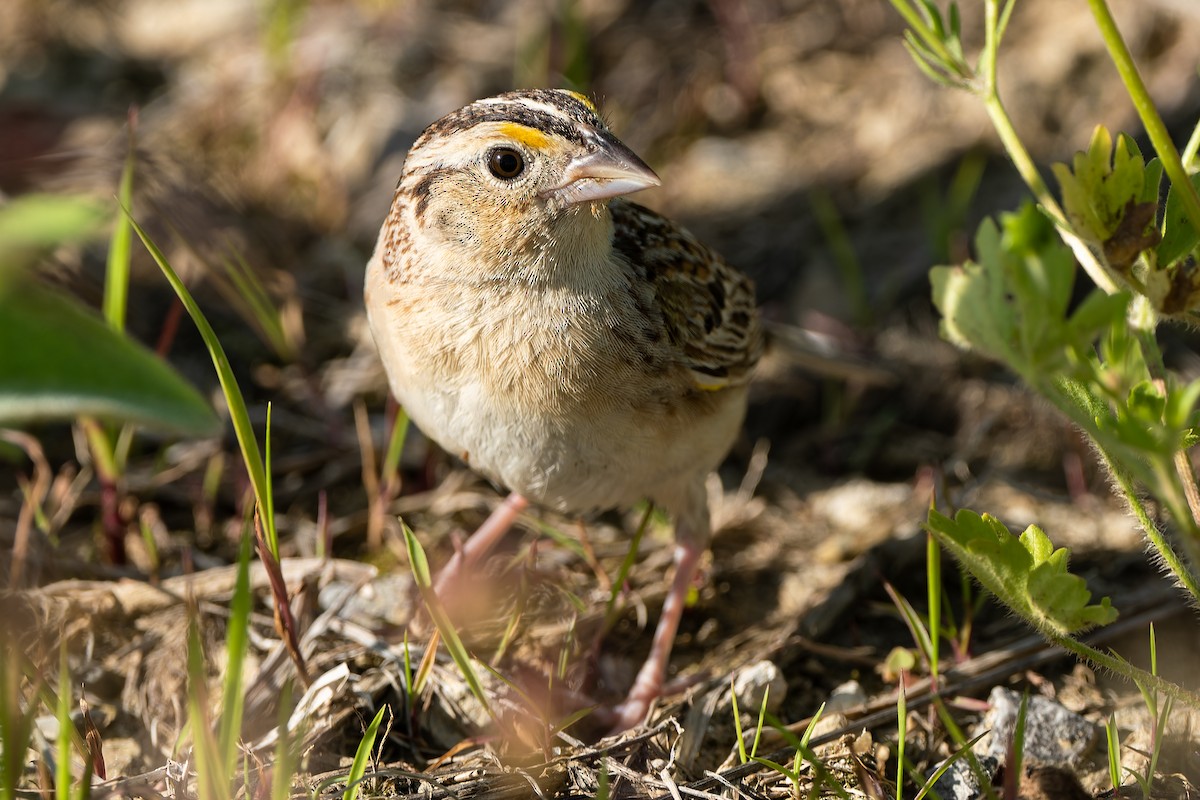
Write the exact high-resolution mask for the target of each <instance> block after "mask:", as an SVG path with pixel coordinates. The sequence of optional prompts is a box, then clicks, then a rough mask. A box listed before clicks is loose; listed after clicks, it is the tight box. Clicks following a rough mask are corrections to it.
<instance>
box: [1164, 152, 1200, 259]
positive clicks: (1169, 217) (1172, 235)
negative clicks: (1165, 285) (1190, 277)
mask: <svg viewBox="0 0 1200 800" xmlns="http://www.w3.org/2000/svg"><path fill="white" fill-rule="evenodd" d="M1190 180H1191V182H1192V185H1193V186H1195V187H1196V188H1197V189H1200V172H1198V173H1196V174H1195V175H1192V176H1191V179H1190ZM1179 194H1180V193H1179V192H1178V191H1176V190H1175V187H1174V186H1172V187H1171V188H1170V189H1169V190H1167V207H1166V210H1165V212H1164V213H1163V227H1162V241H1161V242H1159V244H1158V250H1157V251H1156V254H1157V255H1158V263H1159V264H1160V265H1161V266H1163V267H1166V266H1168V265H1170V264H1173V263H1174V262H1176V261H1178V260H1179V259H1181V258H1183V257H1184V256H1186V255H1188V254H1189V253H1192V252H1193V251H1195V250H1196V248H1197V246H1200V231H1197V230H1196V228H1195V227H1194V226H1193V225H1192V222H1191V220H1190V219H1188V215H1187V209H1186V208H1185V207H1184V204H1183V201H1181V200H1180V199H1179Z"/></svg>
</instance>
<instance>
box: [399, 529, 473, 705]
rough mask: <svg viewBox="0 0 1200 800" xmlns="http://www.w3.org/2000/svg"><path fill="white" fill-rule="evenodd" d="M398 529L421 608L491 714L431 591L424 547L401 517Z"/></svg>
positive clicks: (463, 648)
mask: <svg viewBox="0 0 1200 800" xmlns="http://www.w3.org/2000/svg"><path fill="white" fill-rule="evenodd" d="M400 528H401V529H402V530H403V531H404V542H405V544H406V545H407V547H408V560H409V565H410V566H411V568H412V573H413V578H415V579H416V582H417V588H418V589H419V590H420V592H421V599H422V600H424V602H425V608H426V610H428V612H429V616H430V617H431V618H432V619H433V624H434V625H435V626H436V627H437V630H438V633H440V634H441V637H442V641H444V642H445V643H446V650H447V651H448V652H449V653H450V658H451V659H453V660H454V663H455V664H456V665H457V666H458V669H459V672H461V673H462V676H463V680H465V681H466V682H467V686H469V687H470V689H471V694H473V695H475V699H477V700H478V701H479V702H480V704H481V705H482V706H483V708H484V710H485V711H487V713H488V716H489V717H494V714H493V712H492V706H491V703H490V702H488V698H487V694H486V693H485V692H484V691H483V684H481V683H480V682H479V676H478V675H476V674H475V668H474V667H473V666H472V664H471V655H470V654H469V653H468V652H467V648H466V645H464V644H463V642H462V639H460V638H459V636H458V631H456V630H455V629H454V624H453V623H452V622H451V621H450V617H449V616H448V615H447V614H446V610H445V609H444V608H442V604H441V602H440V601H439V600H438V596H437V593H436V592H435V591H434V590H433V576H432V574H431V573H430V571H429V561H428V560H427V559H426V558H425V550H424V549H423V548H422V547H421V543H420V542H418V541H417V536H416V534H414V533H413V531H412V528H410V527H408V525H407V524H406V523H405V522H404V521H403V520H401V521H400Z"/></svg>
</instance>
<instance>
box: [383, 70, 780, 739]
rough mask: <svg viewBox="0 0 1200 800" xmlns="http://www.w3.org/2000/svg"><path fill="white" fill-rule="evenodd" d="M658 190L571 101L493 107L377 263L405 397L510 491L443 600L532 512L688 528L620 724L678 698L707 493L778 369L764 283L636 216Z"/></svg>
mask: <svg viewBox="0 0 1200 800" xmlns="http://www.w3.org/2000/svg"><path fill="white" fill-rule="evenodd" d="M659 183H660V181H659V179H658V176H657V175H655V174H654V172H653V170H651V169H650V168H649V167H648V166H646V164H645V163H644V162H643V161H642V160H641V159H640V158H638V157H637V156H636V155H634V153H633V152H632V151H631V150H629V148H627V147H626V146H625V145H624V144H622V143H621V142H620V141H619V140H617V138H616V137H614V136H613V135H612V133H610V132H609V130H608V128H607V127H606V126H605V124H604V121H603V120H602V119H601V118H600V116H599V114H598V112H597V110H596V107H595V106H594V105H593V104H592V103H591V102H590V101H589V100H588V99H586V98H585V97H583V96H582V95H580V94H577V93H575V92H570V91H565V90H534V91H522V92H510V93H508V94H502V95H499V96H498V97H492V98H488V99H485V100H479V101H478V102H475V103H472V104H470V105H468V106H466V107H464V108H461V109H459V110H457V111H454V112H452V113H450V114H448V115H447V116H445V117H443V118H442V119H440V120H438V121H436V122H434V123H433V124H432V125H430V126H429V127H428V128H427V129H426V130H425V131H424V133H422V134H421V136H420V137H419V138H418V139H417V141H416V142H415V143H414V144H413V146H412V149H411V150H410V151H409V153H408V157H407V159H406V161H405V164H404V169H403V172H402V174H401V176H400V181H399V185H398V186H397V188H396V192H395V195H394V197H393V200H392V206H391V211H390V212H389V214H388V216H387V219H386V221H385V222H384V224H383V228H382V230H381V231H380V233H379V240H378V243H377V245H376V248H375V254H374V255H373V256H372V258H371V261H370V263H369V264H368V266H367V275H366V287H365V297H366V308H367V316H368V319H369V321H370V326H371V330H372V332H373V334H374V337H375V341H376V343H377V344H378V347H379V353H380V356H381V357H382V359H383V364H384V367H385V368H386V370H387V374H388V378H389V382H390V384H391V388H392V391H393V392H394V393H395V395H396V397H397V399H399V401H400V402H401V403H402V404H403V406H404V408H405V409H406V411H407V412H408V414H409V415H410V417H411V418H412V420H413V421H414V422H415V423H416V424H417V425H418V426H419V427H420V428H421V430H422V431H424V432H425V433H426V434H427V435H428V436H430V437H431V438H432V439H433V440H434V441H436V442H437V443H438V444H439V445H441V446H442V447H443V448H444V449H446V450H447V451H449V452H450V453H452V454H454V455H456V456H458V457H460V458H461V459H462V460H463V461H465V462H466V463H467V464H469V465H470V466H471V467H472V468H473V469H475V470H477V471H478V472H480V473H482V474H483V475H485V476H486V477H488V478H489V479H491V480H492V481H494V482H496V483H497V484H500V485H502V486H505V487H507V488H508V489H510V490H511V491H512V494H511V495H510V496H509V498H508V499H507V500H506V501H505V503H504V504H503V505H501V506H500V508H499V509H497V511H496V512H495V513H494V514H493V515H492V517H490V518H489V519H488V520H487V522H485V523H484V525H483V526H482V527H481V528H480V530H479V531H477V532H476V533H475V535H474V536H472V537H471V539H470V540H469V541H468V542H467V543H466V545H465V546H464V547H463V549H462V550H461V551H460V552H459V553H458V554H457V555H456V556H455V557H454V559H453V560H452V561H451V562H450V564H448V565H447V567H446V568H445V570H444V571H443V573H442V576H441V578H440V580H439V583H438V592H439V594H441V595H442V596H446V595H447V594H449V593H453V592H454V591H463V590H464V589H463V588H461V587H458V586H456V585H455V580H456V578H457V577H458V576H460V575H461V574H462V573H463V572H464V570H465V569H466V568H467V567H468V566H469V565H470V563H471V562H473V561H474V560H476V559H478V558H480V557H481V556H482V555H483V554H485V553H486V552H487V551H488V550H489V549H490V548H491V547H492V546H493V545H494V544H495V543H496V542H497V540H498V539H499V538H500V537H501V536H502V535H503V534H504V533H505V531H506V530H507V529H508V528H509V527H510V526H511V524H512V522H513V520H514V519H515V517H516V516H517V514H518V513H519V512H520V511H521V510H522V509H524V508H525V506H526V504H527V503H528V502H533V503H536V504H538V505H541V506H546V507H549V508H553V509H555V510H558V511H563V512H573V513H583V512H587V511H591V510H596V509H606V508H613V507H622V506H624V507H628V506H630V505H632V504H634V503H636V502H637V501H639V500H641V499H643V498H649V499H650V500H652V501H654V502H655V503H657V504H659V505H660V506H661V507H663V508H665V509H666V510H667V511H668V512H670V513H671V514H672V516H673V518H674V520H675V526H676V533H675V536H676V550H675V566H676V574H675V578H674V582H673V585H672V587H671V589H670V591H669V594H668V596H667V598H666V601H665V603H664V605H663V610H662V614H661V617H660V621H659V624H658V629H657V631H656V633H655V636H654V642H653V644H652V646H651V653H650V656H649V658H648V659H647V661H646V663H645V665H644V666H643V667H642V669H641V671H640V672H639V673H638V676H637V678H636V680H635V682H634V685H633V687H632V689H631V690H630V692H629V696H628V699H627V700H626V701H625V702H624V703H622V704H621V705H619V706H618V707H617V708H616V709H615V711H616V726H617V728H628V727H631V726H633V725H637V724H639V723H641V722H642V721H643V720H644V718H645V716H646V714H647V713H648V711H649V707H650V703H651V702H652V701H653V699H654V698H655V697H656V696H657V695H658V694H659V693H660V692H661V690H662V686H663V680H664V675H665V672H666V667H667V661H668V658H669V656H670V651H671V644H672V642H673V641H674V638H675V632H676V629H677V628H678V626H679V620H680V616H681V615H682V612H683V607H684V601H685V597H686V595H687V591H688V588H689V586H690V584H691V582H692V580H693V579H694V578H695V574H696V569H697V566H698V563H699V560H700V556H701V554H702V553H703V550H704V548H705V547H706V546H707V542H708V538H709V534H710V524H709V513H708V505H707V499H706V493H705V488H704V481H705V478H706V476H707V475H708V474H709V473H710V472H712V471H713V470H714V469H715V468H716V467H717V466H718V464H720V462H721V460H722V459H723V458H724V457H725V455H726V453H727V452H728V451H729V448H730V446H731V445H732V443H733V441H734V438H735V436H736V435H737V433H738V430H739V428H740V427H741V424H742V419H743V417H744V415H745V411H746V384H747V381H748V379H749V376H750V372H751V370H752V368H753V367H754V365H755V362H757V361H758V358H759V355H760V354H761V351H762V342H763V337H762V332H761V328H760V325H759V320H758V316H757V313H756V311H755V304H754V288H753V285H752V284H751V282H750V280H749V279H748V278H746V277H745V276H744V275H742V274H741V273H739V272H737V271H736V270H734V269H733V268H731V267H730V266H728V265H727V264H726V263H725V262H724V261H723V260H721V258H720V256H718V255H717V254H716V253H714V252H712V251H711V250H709V249H708V248H706V247H705V246H704V245H702V244H700V243H699V242H698V241H697V240H696V239H695V238H693V237H692V235H691V234H689V233H688V232H687V231H685V230H683V229H682V228H679V227H677V226H676V225H675V224H674V223H672V222H671V221H670V220H668V219H666V218H664V217H662V216H660V215H658V214H656V213H654V212H653V211H650V210H648V209H645V208H642V207H641V206H638V205H635V204H633V203H630V202H628V201H626V200H624V199H621V198H622V196H623V195H627V194H630V193H632V192H636V191H639V190H641V189H646V188H649V187H651V186H657V185H659Z"/></svg>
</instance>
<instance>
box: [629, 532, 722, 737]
mask: <svg viewBox="0 0 1200 800" xmlns="http://www.w3.org/2000/svg"><path fill="white" fill-rule="evenodd" d="M704 547H705V543H704V542H702V541H696V539H695V537H691V536H687V535H683V536H677V537H676V543H675V579H674V581H673V582H672V583H671V590H670V592H668V593H667V599H666V600H665V601H664V602H663V608H662V614H661V615H660V616H659V618H658V628H657V629H655V631H654V642H653V643H652V644H651V645H650V655H649V656H647V657H646V662H645V663H644V664H642V668H641V669H640V670H639V671H638V674H637V678H636V679H635V680H634V682H633V687H632V688H631V689H630V690H629V694H628V696H627V697H626V698H625V702H623V703H621V704H620V705H618V706H617V707H616V708H614V709H613V713H614V714H615V715H616V722H615V724H614V725H613V729H612V732H613V733H618V732H620V731H624V730H628V729H629V728H632V727H633V726H635V725H640V724H641V723H642V722H643V721H644V720H645V719H646V715H647V714H648V713H650V703H652V702H653V701H654V699H655V698H657V697H658V696H659V695H660V694H662V689H663V681H664V680H665V679H666V675H667V662H668V661H669V660H670V658H671V645H673V644H674V643H675V633H676V632H677V631H678V630H679V621H680V619H681V618H682V617H683V607H684V605H685V604H686V603H687V595H688V590H689V589H690V588H691V586H692V581H693V580H694V579H695V577H696V570H697V568H698V567H699V566H700V556H701V555H702V554H703V553H704Z"/></svg>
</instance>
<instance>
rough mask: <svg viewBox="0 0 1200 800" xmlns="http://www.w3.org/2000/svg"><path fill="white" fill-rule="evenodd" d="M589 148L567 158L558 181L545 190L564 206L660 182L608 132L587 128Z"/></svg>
mask: <svg viewBox="0 0 1200 800" xmlns="http://www.w3.org/2000/svg"><path fill="white" fill-rule="evenodd" d="M587 133H588V137H587V138H588V140H589V142H588V144H589V146H590V147H589V151H588V152H587V153H586V154H584V155H582V156H578V157H576V158H573V159H571V161H570V162H569V163H568V164H567V168H566V170H564V171H563V177H562V182H561V183H559V184H558V186H555V187H554V188H553V189H550V190H549V191H548V192H546V194H545V197H547V198H555V199H558V200H559V201H560V202H562V203H563V204H564V205H576V204H579V203H589V202H594V201H596V200H608V199H611V198H613V197H620V196H621V195H625V194H633V193H634V192H640V191H641V190H642V189H649V188H650V187H651V186H660V185H662V181H661V180H660V179H659V177H658V176H657V175H655V174H654V170H652V169H650V167H648V166H647V165H646V162H645V161H642V160H641V159H640V158H638V157H637V155H636V154H634V152H633V151H632V150H630V149H629V148H628V147H626V146H625V145H623V144H621V142H619V141H618V140H617V139H616V137H614V136H613V135H612V134H610V133H607V132H603V131H598V130H589V131H588V132H587Z"/></svg>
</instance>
